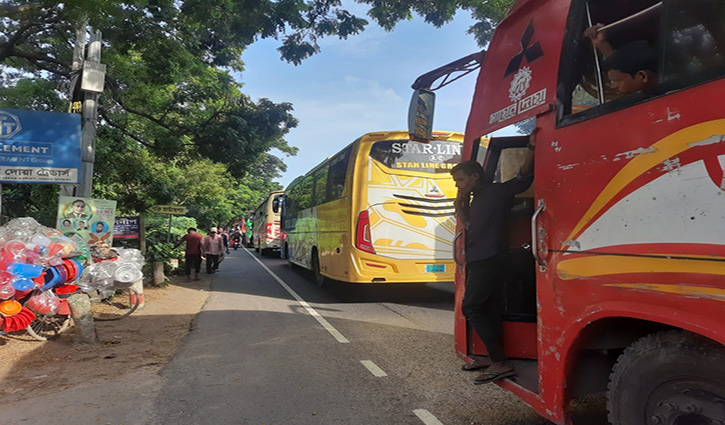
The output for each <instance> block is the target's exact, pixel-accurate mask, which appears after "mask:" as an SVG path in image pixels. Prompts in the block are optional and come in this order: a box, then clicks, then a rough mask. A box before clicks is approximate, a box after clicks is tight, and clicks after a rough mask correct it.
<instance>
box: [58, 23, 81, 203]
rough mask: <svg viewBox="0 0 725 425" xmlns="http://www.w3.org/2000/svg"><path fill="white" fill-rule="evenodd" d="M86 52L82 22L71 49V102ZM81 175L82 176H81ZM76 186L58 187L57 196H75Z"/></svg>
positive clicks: (78, 81) (79, 78)
mask: <svg viewBox="0 0 725 425" xmlns="http://www.w3.org/2000/svg"><path fill="white" fill-rule="evenodd" d="M85 51H86V23H85V22H83V23H81V24H79V25H78V28H77V29H76V42H75V47H74V48H73V65H72V67H71V77H70V88H69V92H68V97H69V98H70V100H71V102H73V100H74V99H73V94H74V92H75V90H76V88H77V87H78V86H80V84H81V71H82V69H83V60H84V59H85ZM81 175H82V174H81ZM75 194H76V185H72V184H62V185H60V193H59V196H75Z"/></svg>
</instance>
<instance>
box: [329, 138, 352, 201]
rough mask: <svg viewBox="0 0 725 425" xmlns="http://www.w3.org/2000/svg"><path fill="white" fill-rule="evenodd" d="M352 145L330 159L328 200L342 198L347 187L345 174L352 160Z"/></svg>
mask: <svg viewBox="0 0 725 425" xmlns="http://www.w3.org/2000/svg"><path fill="white" fill-rule="evenodd" d="M351 150H352V146H348V147H347V148H346V149H345V150H343V151H342V152H340V153H338V154H337V155H335V156H334V157H333V158H332V159H331V160H330V171H329V173H328V176H327V201H328V202H329V201H334V200H335V199H340V198H342V192H343V190H344V188H345V176H346V175H347V165H348V162H349V161H350V151H351Z"/></svg>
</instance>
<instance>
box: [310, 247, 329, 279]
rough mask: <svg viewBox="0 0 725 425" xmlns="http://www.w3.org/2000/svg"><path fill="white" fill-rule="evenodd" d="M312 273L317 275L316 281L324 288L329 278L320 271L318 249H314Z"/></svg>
mask: <svg viewBox="0 0 725 425" xmlns="http://www.w3.org/2000/svg"><path fill="white" fill-rule="evenodd" d="M312 273H313V274H314V277H315V283H316V284H317V286H318V287H320V288H322V287H323V286H325V284H326V283H327V278H326V277H325V276H323V275H322V273H321V272H320V254H318V253H317V249H314V250H312Z"/></svg>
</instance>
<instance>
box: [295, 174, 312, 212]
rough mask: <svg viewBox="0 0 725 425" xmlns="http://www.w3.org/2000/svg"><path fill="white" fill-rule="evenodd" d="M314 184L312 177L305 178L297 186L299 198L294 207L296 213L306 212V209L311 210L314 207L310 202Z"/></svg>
mask: <svg viewBox="0 0 725 425" xmlns="http://www.w3.org/2000/svg"><path fill="white" fill-rule="evenodd" d="M313 183H314V179H313V178H312V176H305V177H304V179H303V180H302V182H301V183H300V185H299V192H298V193H299V197H298V198H297V199H298V204H297V205H296V207H297V208H296V210H297V211H302V210H306V209H307V208H312V207H313V206H314V204H313V202H312V185H313Z"/></svg>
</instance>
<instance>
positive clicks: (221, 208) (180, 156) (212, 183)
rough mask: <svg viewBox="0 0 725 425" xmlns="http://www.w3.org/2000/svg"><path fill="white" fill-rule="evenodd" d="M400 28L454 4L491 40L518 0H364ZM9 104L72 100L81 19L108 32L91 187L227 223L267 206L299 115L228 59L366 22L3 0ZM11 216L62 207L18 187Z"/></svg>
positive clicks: (266, 12) (281, 1)
mask: <svg viewBox="0 0 725 425" xmlns="http://www.w3.org/2000/svg"><path fill="white" fill-rule="evenodd" d="M355 1H356V2H357V3H361V4H368V5H370V9H369V11H368V16H369V17H370V18H372V19H373V20H374V21H375V22H377V23H378V24H380V25H381V26H382V27H383V28H385V29H387V30H391V29H393V28H394V26H395V24H396V23H397V22H399V21H401V20H404V19H411V17H412V16H413V14H420V15H422V16H423V17H424V19H425V20H426V21H427V22H430V23H431V24H433V25H437V26H440V25H442V24H443V23H445V22H448V21H450V20H451V19H452V18H453V16H454V14H455V13H456V11H457V10H459V9H462V10H467V11H469V12H471V13H472V14H473V15H474V17H476V18H477V19H478V20H479V23H477V24H476V25H474V26H473V27H472V28H471V32H472V33H473V34H475V35H476V37H477V39H478V40H479V42H480V43H482V44H483V43H485V42H486V41H487V40H488V39H489V38H490V35H491V32H492V29H493V28H494V27H495V25H496V23H497V22H498V21H499V20H500V19H501V18H502V17H503V16H504V14H505V11H506V10H507V9H508V7H509V6H510V4H511V0H478V1H463V0H435V1H434V0H429V1H414V0H397V1H387V2H382V1H379V0H355ZM0 18H1V19H0V63H2V64H3V65H4V66H5V69H6V71H7V72H4V73H3V75H2V77H0V106H2V107H14V108H27V109H37V110H49V111H63V110H65V109H66V108H67V105H68V102H69V101H70V100H72V98H71V95H70V94H69V91H70V87H69V85H68V81H70V79H71V77H72V76H73V75H74V73H75V72H76V71H74V70H73V67H72V64H71V62H72V50H73V49H72V46H73V41H74V38H75V31H76V28H77V25H78V24H79V23H80V22H84V21H85V22H88V23H89V24H90V25H91V26H92V27H93V28H96V29H99V30H101V31H102V32H103V42H104V44H103V46H104V47H103V53H102V54H103V56H102V61H103V63H105V64H106V65H107V66H108V73H107V76H106V90H105V92H104V94H103V96H102V97H101V99H100V108H99V114H100V120H99V130H98V139H97V152H96V161H97V163H96V167H95V171H96V177H95V183H96V184H95V185H94V196H97V197H101V198H113V199H117V200H118V201H119V206H120V212H122V213H139V212H143V211H145V210H146V209H147V208H148V207H150V206H151V205H154V204H159V203H185V204H187V205H189V206H190V208H191V209H192V211H193V213H194V214H195V215H196V216H197V217H198V218H199V220H200V221H199V223H200V226H201V225H203V226H205V227H206V225H208V224H210V223H213V224H221V223H224V222H225V221H226V220H229V219H232V218H234V217H238V216H239V215H240V211H241V210H248V209H251V208H253V207H254V206H256V204H257V203H258V202H259V200H260V199H261V198H263V197H264V195H266V193H268V191H269V190H272V189H276V188H278V186H279V185H277V184H275V183H272V181H273V180H274V179H275V178H277V177H279V175H280V173H281V172H282V171H284V170H285V165H284V161H283V158H280V157H278V156H276V155H274V154H273V153H272V152H273V150H276V151H279V152H281V153H282V154H283V155H294V154H295V153H296V148H294V147H292V146H289V145H288V144H287V142H286V141H285V139H284V137H285V135H286V134H287V133H288V131H289V130H290V129H291V128H294V127H295V126H296V125H297V120H296V119H295V118H294V117H293V116H292V112H293V110H292V105H290V104H288V103H274V102H271V101H269V100H267V99H261V100H259V101H257V102H253V101H251V99H249V97H248V96H246V95H244V93H243V86H242V84H240V83H238V82H236V81H234V79H233V78H232V76H231V73H230V71H231V70H235V71H239V70H243V68H244V63H243V61H242V55H243V52H244V49H245V48H246V47H247V46H249V45H250V44H252V43H253V42H254V41H256V40H257V39H259V38H270V37H271V38H276V39H278V40H280V46H279V49H278V50H279V52H280V54H281V57H282V58H283V59H284V60H287V61H290V62H292V63H294V64H299V63H300V62H301V61H302V60H304V59H305V58H307V57H309V56H310V55H312V54H315V53H317V52H319V51H320V47H319V45H318V40H319V39H320V38H322V37H326V36H337V37H340V38H346V37H348V36H350V35H353V34H357V33H359V32H360V31H362V30H363V29H364V27H365V26H366V25H367V24H368V21H367V20H366V19H364V18H361V17H357V16H354V15H353V14H351V13H350V12H348V11H347V10H345V9H344V8H343V7H342V6H341V1H340V0H308V1H303V0H243V1H242V0H126V1H115V0H68V1H64V2H57V1H51V0H8V1H5V2H3V3H2V4H0ZM5 193H6V196H5V200H6V211H8V213H9V214H10V215H12V214H17V215H27V214H33V215H36V214H37V215H38V216H39V217H47V218H48V220H50V218H51V217H52V216H54V210H55V202H54V197H55V196H56V194H57V189H56V188H54V187H47V186H46V187H43V186H28V185H9V187H8V188H7V189H6V191H5Z"/></svg>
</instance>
